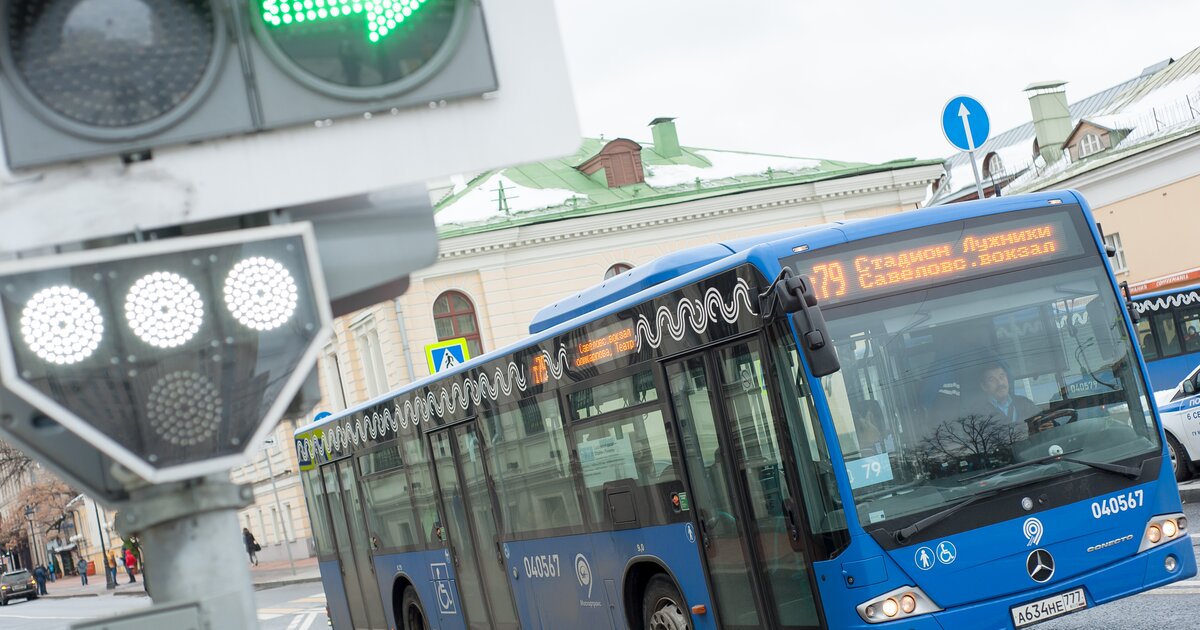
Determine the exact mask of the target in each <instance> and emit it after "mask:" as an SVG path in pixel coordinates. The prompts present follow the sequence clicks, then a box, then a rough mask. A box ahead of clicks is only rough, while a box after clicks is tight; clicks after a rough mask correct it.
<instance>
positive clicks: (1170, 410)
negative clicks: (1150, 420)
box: [1133, 284, 1200, 481]
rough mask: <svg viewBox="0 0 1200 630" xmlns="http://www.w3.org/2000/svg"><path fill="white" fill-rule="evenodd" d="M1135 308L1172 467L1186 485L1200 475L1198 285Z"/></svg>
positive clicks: (1152, 297)
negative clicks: (1196, 472)
mask: <svg viewBox="0 0 1200 630" xmlns="http://www.w3.org/2000/svg"><path fill="white" fill-rule="evenodd" d="M1133 306H1134V308H1135V309H1137V312H1138V314H1139V315H1140V316H1141V319H1139V320H1138V321H1137V322H1136V323H1135V326H1136V330H1137V338H1138V342H1139V343H1140V344H1141V347H1142V357H1143V358H1144V359H1145V361H1146V371H1147V372H1148V373H1149V374H1150V388H1151V390H1152V391H1153V392H1154V399H1155V402H1156V403H1157V404H1158V410H1159V413H1160V414H1161V416H1162V422H1163V428H1164V429H1165V431H1166V439H1167V450H1168V453H1170V455H1171V465H1172V467H1173V469H1174V471H1175V478H1176V479H1177V480H1179V481H1183V480H1185V479H1187V478H1189V477H1191V475H1192V472H1193V471H1194V470H1196V469H1200V392H1198V391H1197V389H1198V386H1200V377H1198V376H1197V374H1198V373H1200V284H1196V285H1191V286H1186V287H1179V288H1175V289H1168V290H1166V291H1157V292H1155V293H1147V294H1143V295H1138V296H1135V297H1134V298H1133ZM1189 383H1190V386H1189V385H1188V384H1189Z"/></svg>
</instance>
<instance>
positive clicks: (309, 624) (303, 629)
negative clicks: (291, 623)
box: [297, 612, 317, 630]
mask: <svg viewBox="0 0 1200 630" xmlns="http://www.w3.org/2000/svg"><path fill="white" fill-rule="evenodd" d="M316 620H317V613H315V612H313V613H308V619H305V620H304V623H303V624H301V625H300V627H299V628H298V629H297V630H308V629H309V628H311V627H312V625H313V622H315V621H316Z"/></svg>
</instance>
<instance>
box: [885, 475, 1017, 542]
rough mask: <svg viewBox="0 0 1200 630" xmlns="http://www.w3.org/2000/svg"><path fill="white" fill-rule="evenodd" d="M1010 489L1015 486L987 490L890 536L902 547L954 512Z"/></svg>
mask: <svg viewBox="0 0 1200 630" xmlns="http://www.w3.org/2000/svg"><path fill="white" fill-rule="evenodd" d="M1011 487H1015V486H1009V487H1005V488H996V489H995V490H989V491H987V492H981V493H979V494H977V495H974V496H971V497H967V498H965V499H963V500H961V501H959V502H958V503H955V504H954V505H951V506H950V507H948V508H946V509H944V510H942V511H940V512H934V513H933V514H930V515H929V516H926V517H925V518H923V519H921V520H919V521H917V522H916V523H913V524H912V525H909V526H908V527H903V528H901V529H898V530H896V532H895V533H894V534H892V536H893V537H894V538H895V539H896V542H898V543H900V544H902V545H903V544H904V542H905V541H906V540H908V539H909V538H912V537H913V536H916V535H917V534H918V533H920V532H922V531H924V530H926V529H928V528H930V527H933V526H934V525H937V524H938V523H940V522H942V521H944V520H946V519H947V518H949V517H951V516H953V515H954V513H955V512H958V511H959V510H961V509H963V508H965V507H967V506H968V505H971V504H972V503H975V502H976V501H982V500H984V499H987V498H989V497H994V496H996V495H997V494H1000V492H1001V491H1003V490H1008V489H1009V488H1011Z"/></svg>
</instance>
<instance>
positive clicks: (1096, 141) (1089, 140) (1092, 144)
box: [1079, 133, 1104, 157]
mask: <svg viewBox="0 0 1200 630" xmlns="http://www.w3.org/2000/svg"><path fill="white" fill-rule="evenodd" d="M1103 149H1104V143H1102V142H1100V136H1097V135H1096V134H1094V133H1085V134H1083V139H1082V140H1080V141H1079V157H1087V156H1089V155H1091V154H1093V153H1099V152H1100V151H1102V150H1103Z"/></svg>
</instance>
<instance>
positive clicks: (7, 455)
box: [0, 440, 33, 487]
mask: <svg viewBox="0 0 1200 630" xmlns="http://www.w3.org/2000/svg"><path fill="white" fill-rule="evenodd" d="M32 467H33V460H32V459H29V456H28V455H26V454H25V453H24V452H22V451H21V450H20V449H18V448H17V447H15V446H13V445H11V444H9V443H8V442H5V441H4V440H0V487H2V486H4V485H5V484H7V483H8V482H10V481H12V480H13V479H16V478H18V477H20V476H21V475H23V474H25V473H26V472H28V471H29V469H30V468H32Z"/></svg>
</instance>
